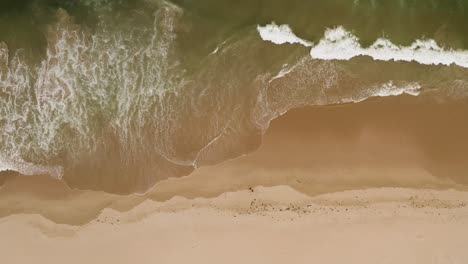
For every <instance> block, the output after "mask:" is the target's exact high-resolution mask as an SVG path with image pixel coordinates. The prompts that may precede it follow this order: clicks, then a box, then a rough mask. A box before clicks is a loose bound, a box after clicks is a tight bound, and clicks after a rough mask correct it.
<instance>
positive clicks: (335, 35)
mask: <svg viewBox="0 0 468 264" xmlns="http://www.w3.org/2000/svg"><path fill="white" fill-rule="evenodd" d="M257 30H258V32H259V33H260V37H261V38H262V39H263V40H265V41H270V42H273V43H275V44H278V45H281V44H284V43H299V44H302V45H304V46H306V47H312V48H311V50H310V56H311V57H312V58H313V59H322V60H350V59H352V58H354V57H358V56H369V57H371V58H373V59H374V60H380V61H406V62H417V63H419V64H424V65H446V66H448V65H452V64H455V65H458V66H460V67H464V68H468V51H466V50H453V49H446V48H444V47H441V46H440V45H439V44H438V43H437V42H436V41H435V40H433V39H426V40H422V39H417V40H415V41H414V42H413V43H412V44H411V45H409V46H400V45H396V44H394V43H392V42H391V41H390V40H389V39H386V38H379V39H377V40H376V41H375V42H374V43H373V44H372V45H371V46H369V47H367V48H364V47H362V46H361V44H360V43H359V38H358V37H357V36H355V35H354V34H352V33H351V32H350V31H347V30H346V29H345V28H343V27H342V26H339V27H336V28H333V29H327V30H326V31H325V35H324V37H323V38H322V39H321V40H320V41H319V43H318V44H317V45H313V44H312V43H311V42H309V41H307V40H304V39H300V38H299V37H297V36H296V35H294V33H292V30H291V28H290V27H289V26H288V25H280V26H278V25H276V24H275V23H272V24H268V25H266V26H264V27H262V26H257Z"/></svg>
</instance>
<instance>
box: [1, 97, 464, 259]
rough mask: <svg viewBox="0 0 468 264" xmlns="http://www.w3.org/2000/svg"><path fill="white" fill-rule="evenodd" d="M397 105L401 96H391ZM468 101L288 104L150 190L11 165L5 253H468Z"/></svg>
mask: <svg viewBox="0 0 468 264" xmlns="http://www.w3.org/2000/svg"><path fill="white" fill-rule="evenodd" d="M396 107H398V108H396ZM467 110H468V106H467V104H466V102H461V101H458V102H453V103H451V104H438V103H434V102H431V103H428V101H420V100H419V99H414V98H412V97H398V98H394V99H388V98H386V99H385V101H383V100H379V99H376V100H369V101H367V102H364V103H360V104H352V105H343V106H337V107H309V108H303V109H298V110H293V111H291V112H289V113H287V114H286V115H284V116H282V117H280V118H278V119H277V120H275V121H274V122H273V123H272V124H271V127H270V129H269V131H268V132H267V134H266V135H265V137H264V140H263V144H262V146H261V147H260V148H259V149H258V150H257V151H255V152H253V153H251V154H249V155H246V156H242V157H239V158H237V159H234V160H229V161H226V162H223V163H221V164H217V165H213V166H206V167H201V168H199V169H197V170H195V172H194V173H192V174H190V175H189V176H186V177H181V178H171V179H167V180H163V181H160V182H158V183H157V184H156V186H155V187H154V188H153V189H152V190H151V191H149V192H148V193H146V194H144V195H128V196H119V195H113V194H108V193H105V192H100V191H87V190H71V189H70V188H68V187H67V186H66V185H65V183H64V182H60V181H56V180H53V179H51V178H49V177H47V176H34V177H25V176H18V175H14V173H8V175H7V173H3V176H2V179H1V181H3V185H2V186H1V187H0V217H2V218H0V233H1V234H2V236H1V238H0V248H3V249H5V248H8V249H9V250H8V251H6V252H2V259H6V263H31V262H32V261H33V260H35V261H36V262H37V261H38V260H40V262H48V263H60V262H62V263H63V262H67V263H74V262H73V261H75V262H76V263H83V262H84V263H129V262H139V263H154V261H157V262H158V263H187V262H189V261H190V262H193V263H239V262H244V263H264V262H270V263H285V262H291V263H310V262H314V261H318V262H320V263H343V262H346V263H465V262H466V261H468V254H467V253H466V251H465V250H464V245H465V244H466V243H467V242H468V239H467V237H468V233H467V232H466V230H468V229H467V228H466V227H467V226H468V211H467V210H468V207H467V206H466V205H467V204H468V192H466V182H467V178H466V176H465V175H466V171H467V170H466V164H465V163H464V162H462V161H463V159H464V158H466V149H468V148H467V146H468V139H466V138H465V137H464V135H466V134H467V133H468V125H466V122H464V117H465V116H466V113H468V111H467Z"/></svg>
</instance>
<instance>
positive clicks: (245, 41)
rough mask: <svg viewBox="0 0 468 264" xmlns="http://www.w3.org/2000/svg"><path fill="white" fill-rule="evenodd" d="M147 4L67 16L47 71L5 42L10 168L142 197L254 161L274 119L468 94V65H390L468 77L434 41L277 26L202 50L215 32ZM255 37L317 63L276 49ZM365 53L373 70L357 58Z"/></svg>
mask: <svg viewBox="0 0 468 264" xmlns="http://www.w3.org/2000/svg"><path fill="white" fill-rule="evenodd" d="M153 2H154V3H156V4H154V3H153ZM144 3H145V4H148V5H149V6H147V7H146V6H145V8H140V9H136V10H132V11H131V12H129V13H128V14H126V15H125V16H120V17H117V16H113V15H112V14H111V15H102V16H98V18H97V23H96V25H95V27H88V26H85V25H83V24H80V23H77V22H76V21H74V18H73V17H72V16H71V15H70V14H68V13H67V12H66V11H65V10H61V9H60V10H58V11H57V14H56V16H57V18H56V21H55V23H53V24H51V25H50V26H49V27H48V30H47V33H46V44H47V45H46V52H45V54H44V56H43V57H41V58H40V60H39V61H38V62H36V61H34V60H31V58H29V57H28V54H27V53H25V52H24V51H21V50H18V51H16V50H15V51H14V49H13V47H9V46H8V45H7V44H6V43H0V171H4V170H15V171H18V172H20V173H22V174H25V175H35V174H50V175H51V176H53V177H55V178H58V179H63V180H64V181H65V182H66V183H67V184H68V185H70V186H71V187H74V188H83V189H96V190H104V191H107V192H112V193H132V192H145V191H147V190H148V189H149V188H150V187H151V186H153V185H154V184H155V183H156V182H158V181H160V180H163V179H166V178H168V177H178V176H183V175H188V174H189V173H191V172H192V171H193V170H194V169H196V168H198V167H201V166H206V165H212V164H216V163H219V162H222V161H225V160H228V159H232V158H236V157H239V156H240V155H244V154H246V153H250V152H252V151H254V150H255V149H257V148H258V147H259V145H260V144H261V141H262V136H263V134H264V133H265V132H266V131H267V129H268V127H269V125H270V122H271V121H272V120H273V119H275V118H277V117H278V116H280V115H282V114H284V113H286V112H287V111H289V110H290V109H293V108H299V107H303V106H311V105H312V106H328V105H339V104H344V103H357V102H361V101H364V100H367V99H370V98H375V97H387V96H398V95H409V96H419V95H425V94H428V95H431V96H435V97H437V98H443V97H444V96H446V95H450V96H452V97H463V96H466V95H467V92H466V91H467V90H468V85H467V83H468V80H467V75H466V69H464V68H463V69H462V68H460V67H436V68H437V69H432V68H431V70H430V71H428V68H426V67H428V66H422V65H419V64H418V65H413V64H411V65H409V64H405V65H395V64H394V63H391V62H390V63H388V62H381V61H382V60H384V61H387V60H408V61H409V60H411V61H418V62H420V63H421V64H445V65H449V64H453V63H455V64H457V65H460V66H462V67H467V65H466V52H464V51H451V50H445V49H442V48H439V47H438V46H437V45H436V44H435V42H433V41H426V42H424V41H420V42H416V44H414V45H413V46H411V47H400V46H396V45H393V44H391V42H390V41H388V40H384V39H380V40H378V41H377V42H376V43H375V44H374V45H372V46H371V47H369V48H362V47H361V46H360V44H359V43H358V39H357V37H355V36H353V35H352V34H351V33H349V32H348V31H346V30H344V29H343V28H341V27H337V28H335V29H331V30H328V31H326V36H325V37H324V38H323V39H322V40H321V41H320V42H319V43H318V44H316V45H314V44H313V43H311V42H309V41H306V40H304V39H301V38H299V37H297V36H296V35H295V34H294V33H293V31H292V30H291V28H290V27H289V26H287V25H281V26H278V25H275V24H270V25H266V26H263V27H262V26H258V27H256V28H255V26H254V25H252V26H249V27H248V29H246V30H240V31H239V32H234V33H232V34H228V36H224V35H223V34H224V33H225V31H221V32H222V33H223V34H219V35H221V36H222V37H218V36H217V37H216V38H215V37H213V39H214V40H212V42H209V44H210V45H208V44H206V45H205V43H201V44H200V43H199V42H198V41H195V40H192V38H193V37H196V35H197V33H199V32H210V34H211V31H205V30H206V29H205V28H203V30H200V29H199V28H197V25H195V23H194V22H193V21H192V20H191V19H192V17H191V16H190V15H186V16H185V15H184V10H183V9H182V8H180V7H178V6H176V5H174V4H170V3H166V2H159V1H145V2H144ZM106 12H107V11H106ZM200 24H203V23H200ZM191 30H192V31H193V32H195V33H187V32H190V31H191ZM197 30H198V31H197ZM191 34H192V35H191ZM258 34H260V37H261V38H262V39H263V40H266V41H270V42H273V43H275V44H286V43H289V44H300V45H302V46H306V47H308V48H310V49H311V52H310V54H308V53H307V52H306V51H305V49H304V48H302V47H301V46H298V45H288V46H286V47H284V46H277V45H267V44H266V43H265V42H264V41H261V40H260V39H259V38H258ZM207 43H208V41H207ZM296 47H299V48H298V49H296ZM213 48H214V49H213ZM360 55H369V56H371V57H374V59H375V60H376V61H372V60H368V61H364V62H362V63H354V62H353V60H349V61H348V59H350V58H352V57H355V56H360ZM311 56H312V58H311ZM340 56H341V57H340ZM426 56H428V57H427V58H426ZM363 65H364V66H366V67H363Z"/></svg>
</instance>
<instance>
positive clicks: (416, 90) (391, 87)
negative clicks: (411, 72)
mask: <svg viewBox="0 0 468 264" xmlns="http://www.w3.org/2000/svg"><path fill="white" fill-rule="evenodd" d="M420 93H421V85H420V84H419V83H409V84H406V85H395V84H394V83H393V81H389V82H388V83H385V84H384V85H382V86H380V87H379V88H378V89H377V91H376V92H375V93H374V94H373V95H372V96H379V97H386V96H397V95H402V94H408V95H412V96H418V95H419V94H420Z"/></svg>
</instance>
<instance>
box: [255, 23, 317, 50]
mask: <svg viewBox="0 0 468 264" xmlns="http://www.w3.org/2000/svg"><path fill="white" fill-rule="evenodd" d="M257 31H258V33H259V34H260V37H261V38H262V39H263V40H265V41H270V42H273V43H275V44H278V45H281V44H285V43H289V44H295V43H298V44H301V45H303V46H306V47H311V46H313V43H312V42H309V41H307V40H304V39H301V38H299V37H298V36H296V34H294V33H293V31H292V30H291V28H290V27H289V26H288V25H279V26H278V25H276V24H275V23H271V24H268V25H266V26H264V27H262V26H257Z"/></svg>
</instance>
